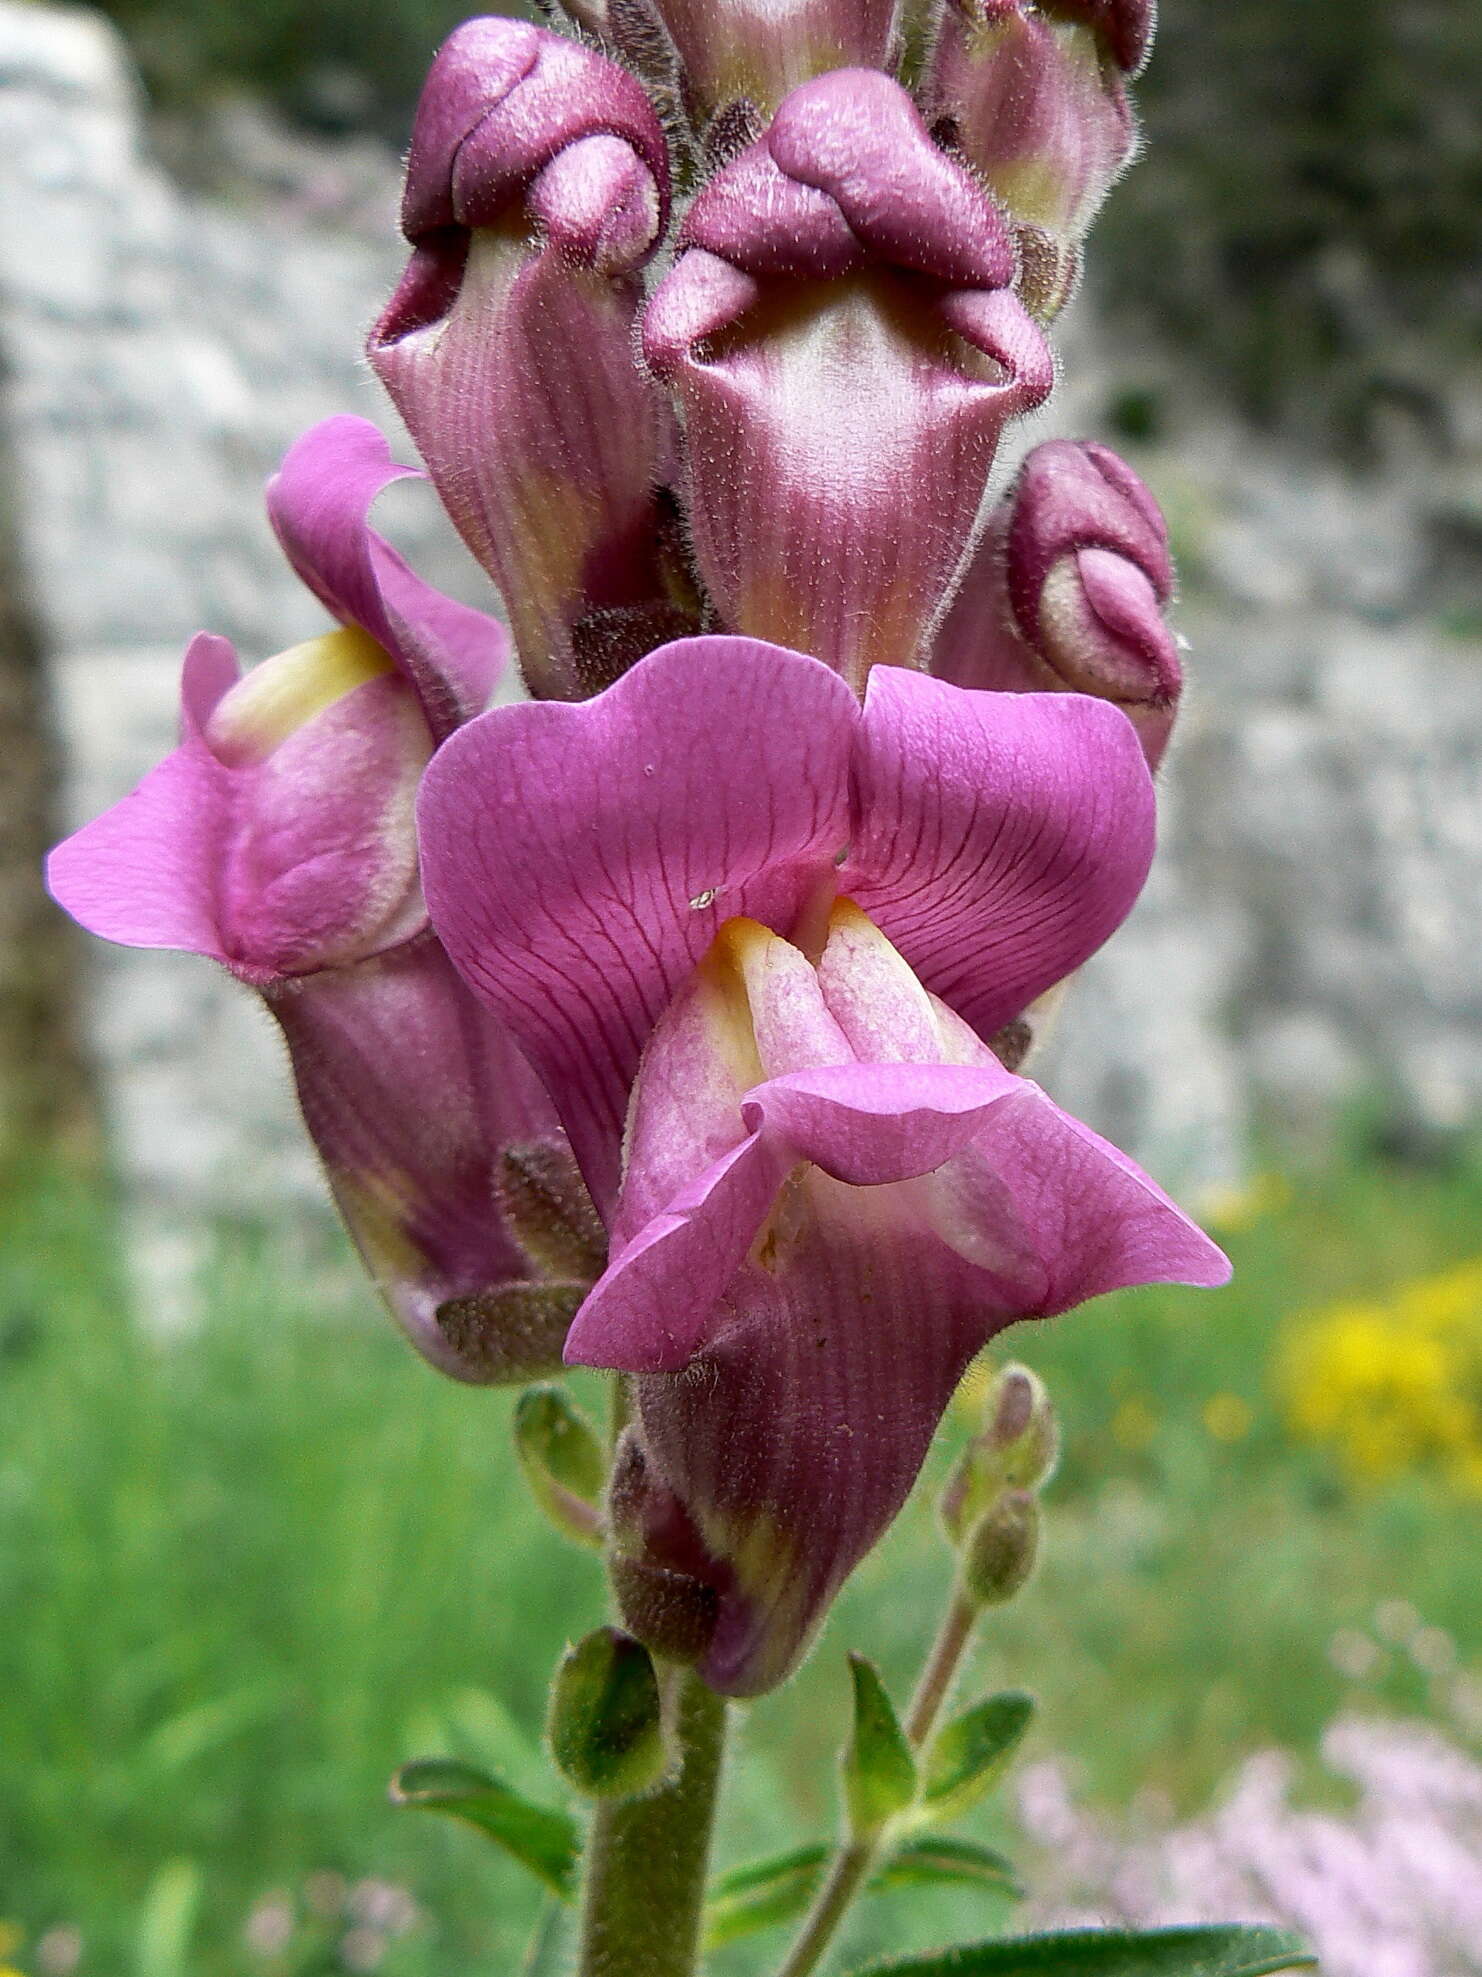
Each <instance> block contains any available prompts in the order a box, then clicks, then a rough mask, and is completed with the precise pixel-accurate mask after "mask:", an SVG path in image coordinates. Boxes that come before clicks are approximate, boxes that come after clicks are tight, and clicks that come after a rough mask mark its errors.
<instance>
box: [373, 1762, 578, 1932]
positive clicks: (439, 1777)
mask: <svg viewBox="0 0 1482 1977" xmlns="http://www.w3.org/2000/svg"><path fill="white" fill-rule="evenodd" d="M390 1797H391V1803H392V1804H393V1805H414V1806H422V1807H425V1808H426V1810H427V1811H429V1812H441V1813H445V1814H446V1815H447V1816H448V1817H449V1818H450V1819H460V1820H462V1822H463V1823H464V1825H465V1826H473V1827H476V1828H477V1829H478V1831H479V1832H481V1833H484V1834H486V1835H487V1836H488V1838H489V1839H491V1840H493V1841H494V1842H495V1844H496V1845H498V1846H501V1847H503V1848H504V1850H505V1852H506V1853H507V1854H510V1855H511V1856H512V1857H513V1858H514V1859H515V1860H517V1861H519V1863H520V1865H521V1866H522V1867H528V1868H529V1870H530V1872H531V1873H532V1874H534V1875H535V1876H536V1878H537V1879H538V1880H541V1881H543V1882H544V1883H545V1885H546V1886H547V1887H548V1888H549V1889H550V1890H551V1892H552V1893H553V1894H557V1895H560V1897H561V1898H562V1900H563V1901H570V1899H571V1897H572V1894H573V1892H574V1891H575V1887H576V1863H577V1858H578V1856H579V1854H580V1852H581V1837H580V1834H579V1833H578V1831H577V1825H576V1821H575V1820H574V1819H573V1818H572V1817H571V1815H570V1814H569V1813H566V1812H560V1811H557V1810H556V1809H555V1808H554V1807H551V1806H545V1805H532V1804H531V1803H530V1801H529V1800H528V1799H524V1798H521V1797H520V1795H519V1794H518V1793H517V1792H512V1791H511V1790H510V1789H509V1787H508V1786H507V1785H502V1784H501V1783H500V1782H499V1780H498V1779H497V1778H491V1777H490V1776H489V1775H488V1773H487V1772H485V1771H476V1770H475V1769H474V1767H473V1766H472V1765H471V1764H459V1763H458V1762H457V1761H456V1760H455V1759H453V1758H446V1757H424V1758H418V1759H416V1760H415V1761H414V1762H413V1763H411V1764H404V1765H402V1767H401V1769H400V1770H399V1771H398V1772H397V1773H396V1776H395V1777H394V1778H393V1779H392V1780H391V1786H390Z"/></svg>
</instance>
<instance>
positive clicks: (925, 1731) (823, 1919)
mask: <svg viewBox="0 0 1482 1977" xmlns="http://www.w3.org/2000/svg"><path fill="white" fill-rule="evenodd" d="M977 1617H978V1609H977V1608H976V1607H975V1606H974V1605H973V1604H972V1602H971V1601H970V1600H966V1599H964V1598H963V1596H962V1594H961V1592H960V1591H959V1592H954V1593H953V1596H952V1603H951V1605H950V1606H949V1607H948V1608H947V1611H946V1613H945V1615H944V1616H943V1619H942V1624H941V1627H940V1628H939V1629H938V1631H937V1637H936V1639H935V1640H934V1641H933V1642H932V1644H931V1652H930V1653H929V1654H928V1655H927V1657H926V1660H925V1662H924V1664H923V1665H922V1669H921V1678H920V1680H919V1681H918V1682H917V1684H916V1693H915V1695H914V1696H913V1697H912V1698H911V1706H910V1708H909V1710H908V1711H907V1712H906V1719H905V1722H904V1724H903V1725H902V1727H903V1729H904V1730H905V1733H906V1738H907V1740H908V1742H909V1743H910V1745H911V1748H912V1749H913V1750H920V1748H921V1746H922V1745H923V1744H924V1743H925V1742H926V1740H927V1738H928V1737H929V1736H930V1735H931V1733H932V1731H933V1729H934V1728H935V1727H936V1720H937V1718H938V1716H940V1714H941V1712H942V1704H943V1703H944V1702H945V1701H946V1700H947V1695H948V1692H949V1691H950V1689H951V1687H952V1683H953V1680H954V1679H955V1677H956V1674H957V1670H958V1668H959V1666H960V1665H961V1662H962V1656H963V1653H964V1650H965V1649H966V1647H967V1644H968V1642H969V1641H970V1640H971V1639H972V1633H973V1627H974V1624H975V1623H976V1621H977ZM885 1837H886V1836H885V1834H883V1833H875V1834H871V1835H870V1836H869V1837H867V1838H864V1839H858V1840H849V1841H847V1842H846V1843H845V1844H844V1845H843V1846H841V1847H840V1849H839V1851H838V1852H837V1853H836V1854H835V1855H834V1858H833V1863H832V1865H831V1866H830V1868H829V1871H828V1874H827V1875H826V1877H825V1878H824V1882H823V1886H822V1887H821V1888H820V1889H819V1890H818V1893H817V1894H816V1895H815V1896H814V1897H813V1906H812V1907H811V1908H810V1909H809V1910H808V1913H807V1916H806V1917H805V1919H804V1922H803V1926H802V1928H801V1929H800V1930H799V1932H798V1938H797V1941H796V1942H795V1943H794V1944H793V1946H792V1948H791V1950H790V1951H789V1952H788V1956H787V1961H786V1962H785V1963H784V1964H783V1965H782V1966H781V1968H780V1969H779V1970H778V1972H777V1977H809V1973H810V1972H811V1971H814V1970H816V1969H817V1968H818V1964H819V1960H820V1959H821V1957H822V1956H823V1953H824V1951H825V1950H826V1949H827V1948H828V1946H829V1944H830V1943H831V1942H832V1941H833V1939H834V1936H835V1935H836V1934H837V1932H838V1928H839V1924H840V1923H841V1922H842V1921H843V1920H844V1916H845V1914H846V1913H847V1911H848V1909H849V1906H850V1904H851V1903H852V1902H853V1900H854V1898H855V1896H856V1895H857V1894H858V1893H859V1892H860V1890H861V1889H862V1888H863V1887H864V1885H865V1883H866V1882H867V1881H868V1880H869V1878H870V1875H871V1873H872V1871H873V1870H874V1866H875V1863H876V1861H877V1860H878V1859H879V1857H880V1854H881V1852H882V1851H883V1842H884V1839H885Z"/></svg>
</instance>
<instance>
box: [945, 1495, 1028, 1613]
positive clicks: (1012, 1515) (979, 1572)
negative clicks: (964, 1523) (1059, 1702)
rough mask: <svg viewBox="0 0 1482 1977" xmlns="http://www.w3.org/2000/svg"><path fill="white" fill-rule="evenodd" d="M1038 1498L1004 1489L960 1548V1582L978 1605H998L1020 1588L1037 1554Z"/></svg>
mask: <svg viewBox="0 0 1482 1977" xmlns="http://www.w3.org/2000/svg"><path fill="white" fill-rule="evenodd" d="M1039 1518H1040V1512H1039V1498H1038V1497H1036V1496H1035V1495H1034V1493H1033V1492H1032V1491H1031V1490H1007V1491H1005V1492H1004V1494H1003V1495H1002V1496H1001V1497H1000V1498H999V1499H998V1501H997V1502H996V1503H995V1504H994V1505H993V1507H992V1509H991V1510H989V1511H987V1512H985V1513H984V1515H983V1516H982V1517H980V1518H979V1519H978V1521H977V1523H976V1524H975V1525H974V1526H973V1528H972V1530H971V1531H970V1532H969V1533H968V1536H967V1541H966V1543H965V1544H964V1545H963V1547H962V1566H961V1583H962V1589H963V1591H964V1592H965V1593H966V1594H967V1596H968V1598H969V1599H971V1600H975V1601H976V1602H977V1603H978V1605H980V1606H1001V1605H1002V1604H1003V1603H1004V1601H1005V1600H1011V1599H1012V1598H1013V1597H1014V1594H1015V1593H1017V1592H1018V1591H1019V1590H1020V1589H1021V1587H1023V1586H1024V1585H1025V1584H1026V1583H1027V1582H1028V1579H1029V1576H1030V1574H1031V1573H1032V1572H1033V1570H1034V1564H1035V1559H1036V1557H1037V1556H1038V1553H1039Z"/></svg>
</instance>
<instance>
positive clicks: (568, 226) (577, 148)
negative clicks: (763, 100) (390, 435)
mask: <svg viewBox="0 0 1482 1977" xmlns="http://www.w3.org/2000/svg"><path fill="white" fill-rule="evenodd" d="M668 197H669V188H668V162H667V153H666V149H665V145H664V139H663V134H662V132H661V131H660V129H659V125H658V122H657V120H656V118H655V116H654V113H653V111H652V109H651V108H650V107H649V103H648V100H647V98H646V97H645V95H644V93H643V90H642V88H641V86H640V85H639V83H638V82H637V81H636V80H635V79H634V78H633V77H632V76H630V75H629V74H627V72H626V71H625V70H623V69H621V68H619V67H618V66H617V65H616V63H613V62H609V61H607V60H606V59H605V58H604V57H602V56H601V55H598V54H596V53H594V52H593V51H592V50H591V49H588V48H585V47H582V46H581V45H580V44H578V43H576V42H574V41H570V40H567V39H565V38H563V37H562V36H560V35H557V34H553V33H551V32H549V31H548V30H546V29H543V28H536V27H532V26H530V25H528V24H527V23H525V22H520V21H512V20H502V19H494V18H484V19H477V20H472V21H466V22H465V23H464V24H463V26H462V27H460V28H458V29H457V30H456V31H455V32H454V33H453V34H452V35H451V36H450V37H449V39H448V40H447V41H446V42H445V43H444V45H443V47H442V49H441V51H440V52H439V54H438V56H437V59H436V61H435V62H434V63H433V66H432V71H431V74H430V75H429V77H428V80H427V84H426V87H425V88H424V90H423V93H422V99H421V103H420V105H419V107H418V111H417V120H416V124H415V127H414V130H413V135H412V147H411V153H410V156H409V158H408V162H407V179H406V195H405V199H404V202H403V208H402V226H403V230H404V232H405V233H406V235H407V238H408V239H409V240H410V241H411V243H412V247H413V253H412V259H411V262H410V264H409V266H408V268H407V271H406V274H405V275H404V277H403V279H402V282H401V285H400V287H399V288H398V289H397V291H396V293H395V294H394V295H393V296H392V298H391V301H390V303H389V304H388V305H387V307H386V309H385V311H384V313H383V314H382V316H381V319H380V321H379V322H378V323H377V325H376V327H375V329H374V330H373V331H372V334H371V340H370V351H369V354H370V360H371V364H372V366H373V367H374V369H375V371H376V373H377V375H378V376H379V377H380V379H381V381H382V383H383V384H384V385H385V386H386V389H387V390H388V391H389V392H390V394H391V396H392V398H393V400H394V401H395V403H396V406H397V409H398V411H400V413H401V415H402V417H403V418H404V419H405V420H406V423H407V425H408V427H409V428H410V430H411V433H412V436H413V438H414V439H415V440H416V442H417V445H418V447H419V449H420V451H421V453H422V456H423V458H424V459H425V460H426V462H427V466H428V470H429V472H430V473H431V475H432V479H433V481H434V483H435V484H436V487H437V490H438V493H439V494H440V495H441V496H442V499H443V502H444V504H445V505H446V507H447V509H448V512H449V513H450V514H451V516H452V518H453V520H454V522H455V523H456V525H457V527H458V529H459V531H460V533H461V534H462V536H463V538H464V540H465V541H466V542H467V543H468V545H469V547H470V548H471V549H472V551H473V553H474V555H475V556H476V557H478V559H479V561H480V562H481V563H482V564H483V566H484V568H485V569H486V570H487V571H488V572H489V573H490V575H491V576H492V577H493V578H494V580H495V582H496V583H497V584H498V585H499V587H500V590H501V592H502V594H503V596H504V600H505V604H506V607H507V609H508V611H509V616H510V623H511V626H512V628H513V630H514V634H515V641H516V646H517V649H518V653H519V657H520V662H521V665H522V667H523V668H524V671H525V674H526V678H527V682H528V684H529V685H530V687H531V690H532V691H533V692H534V693H536V694H537V695H542V696H552V697H557V698H563V699H574V698H580V697H582V695H584V694H585V693H589V692H592V691H594V690H595V689H596V688H597V687H600V686H602V685H604V684H606V682H607V680H608V679H610V678H611V677H613V676H615V674H616V673H618V672H621V671H622V670H623V669H624V667H625V666H626V665H628V664H630V663H631V662H632V660H633V659H635V658H637V657H638V656H639V655H640V654H641V653H642V652H644V651H647V650H648V649H649V648H650V647H651V646H653V645H655V644H658V643H661V642H662V641H663V640H664V639H665V638H668V637H672V636H674V635H675V634H676V633H677V632H680V631H683V630H685V629H687V628H688V627H689V625H690V623H691V621H690V619H689V617H688V616H687V609H688V603H687V599H686V597H685V595H684V583H683V579H682V578H681V577H680V576H678V575H673V576H671V574H670V572H669V571H668V570H667V569H666V567H665V560H664V549H665V545H666V542H667V540H668V539H669V536H670V535H672V531H666V529H665V527H664V518H663V511H662V509H661V506H660V503H659V495H658V489H659V487H660V485H661V483H662V482H663V481H664V480H665V478H666V476H667V474H668V471H669V466H670V452H671V448H672V434H671V422H670V416H669V413H668V409H667V407H666V406H665V405H664V403H663V400H662V397H661V396H660V394H658V393H657V392H655V391H654V389H653V387H652V385H651V384H650V383H649V381H648V380H647V379H646V378H644V376H643V375H642V373H641V371H640V370H639V368H638V367H637V365H636V364H635V363H634V361H633V354H632V341H633V324H634V319H635V312H636V310H637V307H638V301H639V289H638V286H637V282H636V279H635V273H636V270H637V269H638V268H639V267H640V266H641V264H642V263H643V262H644V261H645V260H646V259H647V257H648V256H649V255H650V254H651V253H652V252H653V250H654V248H655V246H656V245H657V243H658V241H659V238H660V236H661V235H662V232H663V228H664V223H665V218H666V214H667V211H668Z"/></svg>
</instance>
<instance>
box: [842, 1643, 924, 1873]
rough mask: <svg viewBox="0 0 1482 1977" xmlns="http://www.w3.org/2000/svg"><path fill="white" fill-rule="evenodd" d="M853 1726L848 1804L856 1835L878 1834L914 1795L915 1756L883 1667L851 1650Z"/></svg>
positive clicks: (848, 1755)
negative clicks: (885, 1678)
mask: <svg viewBox="0 0 1482 1977" xmlns="http://www.w3.org/2000/svg"><path fill="white" fill-rule="evenodd" d="M849 1673H850V1675H851V1676H852V1677H853V1680H854V1727H853V1730H852V1732H851V1733H850V1738H849V1743H848V1747H847V1748H846V1749H845V1752H844V1806H845V1810H846V1811H847V1813H848V1815H849V1830H850V1832H851V1833H853V1834H854V1835H855V1836H856V1837H860V1836H862V1835H865V1834H869V1833H878V1832H879V1830H880V1828H881V1827H882V1826H883V1825H885V1823H886V1821H887V1820H890V1819H893V1818H894V1817H895V1815H896V1813H898V1812H902V1811H904V1809H905V1808H906V1807H907V1806H908V1805H909V1804H910V1803H911V1800H912V1799H913V1798H914V1797H915V1796H916V1759H915V1757H914V1756H913V1754H912V1751H911V1746H910V1745H909V1744H908V1743H907V1742H906V1733H905V1731H904V1730H902V1728H901V1726H900V1719H899V1717H897V1715H896V1713H895V1705H894V1704H893V1703H892V1702H891V1700H890V1697H889V1696H888V1695H887V1694H886V1693H885V1685H884V1683H883V1682H882V1681H881V1680H880V1672H879V1670H878V1669H877V1668H876V1667H875V1664H874V1663H873V1662H872V1661H866V1659H865V1657H864V1656H863V1655H862V1654H851V1655H850V1657H849Z"/></svg>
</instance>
